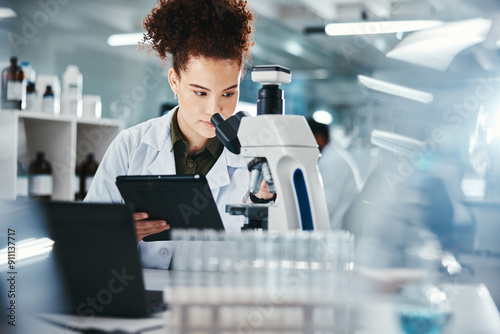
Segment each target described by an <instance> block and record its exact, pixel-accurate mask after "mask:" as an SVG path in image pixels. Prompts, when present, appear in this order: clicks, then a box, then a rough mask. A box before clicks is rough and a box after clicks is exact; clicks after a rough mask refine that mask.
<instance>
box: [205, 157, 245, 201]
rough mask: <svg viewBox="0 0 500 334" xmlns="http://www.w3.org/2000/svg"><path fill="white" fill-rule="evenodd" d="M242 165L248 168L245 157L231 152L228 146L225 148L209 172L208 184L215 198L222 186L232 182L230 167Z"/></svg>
mask: <svg viewBox="0 0 500 334" xmlns="http://www.w3.org/2000/svg"><path fill="white" fill-rule="evenodd" d="M241 167H245V168H246V163H245V159H244V158H243V157H241V156H238V155H235V154H233V153H231V152H229V150H228V149H227V148H224V150H223V151H222V154H221V155H220V157H219V159H217V161H216V162H215V165H214V166H213V167H212V169H210V171H209V172H208V174H207V181H208V185H209V186H210V190H212V194H213V195H214V198H215V199H217V196H218V195H219V190H220V188H222V187H224V186H227V185H228V184H229V183H230V182H231V176H230V175H229V169H230V168H241Z"/></svg>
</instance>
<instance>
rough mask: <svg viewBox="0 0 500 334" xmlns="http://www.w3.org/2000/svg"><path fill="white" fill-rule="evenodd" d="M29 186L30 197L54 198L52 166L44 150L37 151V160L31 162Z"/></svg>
mask: <svg viewBox="0 0 500 334" xmlns="http://www.w3.org/2000/svg"><path fill="white" fill-rule="evenodd" d="M28 188H29V197H30V198H36V199H42V200H50V199H52V193H53V181H52V166H51V165H50V163H49V162H48V161H47V160H45V153H44V152H37V153H36V159H35V161H33V162H32V163H31V164H30V168H29V177H28Z"/></svg>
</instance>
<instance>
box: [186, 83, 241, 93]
mask: <svg viewBox="0 0 500 334" xmlns="http://www.w3.org/2000/svg"><path fill="white" fill-rule="evenodd" d="M189 86H191V87H195V88H198V89H204V90H206V91H209V92H210V91H211V90H210V89H208V88H206V87H203V86H200V85H197V84H189ZM237 87H238V84H234V85H232V86H231V87H227V88H226V89H223V91H225V90H229V89H233V88H237Z"/></svg>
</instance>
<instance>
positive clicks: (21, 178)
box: [16, 161, 28, 198]
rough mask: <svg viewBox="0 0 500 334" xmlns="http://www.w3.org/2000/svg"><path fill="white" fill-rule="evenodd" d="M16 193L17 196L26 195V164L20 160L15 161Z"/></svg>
mask: <svg viewBox="0 0 500 334" xmlns="http://www.w3.org/2000/svg"><path fill="white" fill-rule="evenodd" d="M16 195H17V198H27V197H28V165H26V164H25V163H24V162H22V161H18V162H17V183H16Z"/></svg>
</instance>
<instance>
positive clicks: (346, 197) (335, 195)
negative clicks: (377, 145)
mask: <svg viewBox="0 0 500 334" xmlns="http://www.w3.org/2000/svg"><path fill="white" fill-rule="evenodd" d="M307 122H308V124H309V127H310V128H311V131H312V133H313V134H314V138H316V142H317V143H318V147H319V150H320V152H321V158H320V159H319V161H318V165H319V171H320V173H321V177H322V179H323V186H324V189H325V198H326V203H327V205H328V212H329V216H330V227H331V228H332V229H340V228H342V224H343V217H344V214H345V213H346V211H347V209H348V208H349V207H350V205H351V203H352V201H353V200H354V198H355V197H356V195H357V194H358V193H359V191H360V189H361V180H360V176H359V171H358V167H357V165H356V162H355V161H354V159H353V158H352V157H351V155H350V154H349V152H348V151H347V150H345V149H344V148H342V147H340V146H338V145H337V144H336V143H335V142H334V141H333V140H330V129H329V127H328V125H326V124H323V123H319V122H316V121H315V120H313V119H308V120H307Z"/></svg>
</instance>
